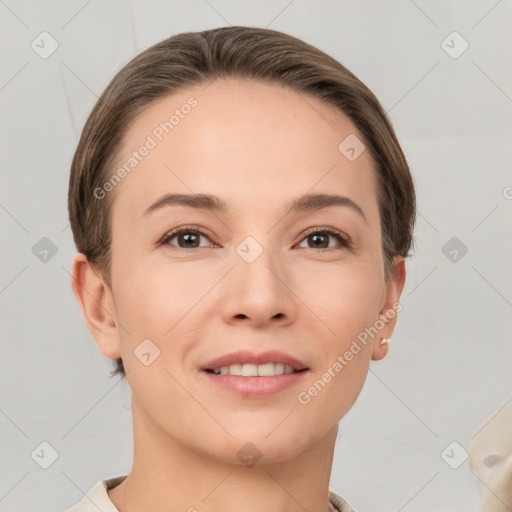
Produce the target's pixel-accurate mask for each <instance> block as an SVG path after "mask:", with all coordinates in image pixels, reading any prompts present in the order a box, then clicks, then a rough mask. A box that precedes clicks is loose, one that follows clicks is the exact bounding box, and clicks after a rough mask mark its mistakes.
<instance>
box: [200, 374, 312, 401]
mask: <svg viewBox="0 0 512 512" xmlns="http://www.w3.org/2000/svg"><path fill="white" fill-rule="evenodd" d="M202 373H204V375H206V377H208V379H209V380H210V381H211V382H213V383H215V384H216V385H218V386H220V387H221V388H224V389H227V390H228V391H232V392H234V393H236V394H238V395H240V396H243V397H250V398H259V397H267V396H271V395H273V394H275V393H279V392H280V391H283V390H285V389H287V388H289V387H291V386H295V385H296V384H298V383H299V382H300V381H302V380H303V379H304V378H305V377H306V375H308V374H309V370H304V371H302V372H296V373H284V374H283V375H274V376H271V377H240V376H239V375H220V374H219V375H217V374H215V373H209V372H206V371H203V372H202Z"/></svg>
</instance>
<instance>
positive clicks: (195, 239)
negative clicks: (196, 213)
mask: <svg viewBox="0 0 512 512" xmlns="http://www.w3.org/2000/svg"><path fill="white" fill-rule="evenodd" d="M201 237H204V238H206V239H207V240H209V241H210V244H206V247H211V245H212V244H211V240H210V239H209V238H208V236H207V235H206V234H205V233H203V232H202V231H200V230H198V229H190V228H181V229H177V230H175V231H171V232H170V233H168V234H167V235H166V236H165V237H164V238H163V240H162V241H161V245H165V244H167V245H173V246H175V247H178V248H180V249H198V248H200V247H205V245H201ZM174 239H176V243H171V240H174Z"/></svg>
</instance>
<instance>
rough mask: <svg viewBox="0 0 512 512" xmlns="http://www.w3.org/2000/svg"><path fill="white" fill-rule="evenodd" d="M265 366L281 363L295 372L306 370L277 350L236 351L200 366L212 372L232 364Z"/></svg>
mask: <svg viewBox="0 0 512 512" xmlns="http://www.w3.org/2000/svg"><path fill="white" fill-rule="evenodd" d="M237 363H240V364H258V365H259V364H266V363H282V364H287V365H289V366H291V367H292V368H293V369H294V370H295V371H300V370H306V369H308V368H307V366H306V365H305V364H304V363H302V362H301V361H299V360H298V359H297V358H295V357H293V356H290V355H288V354H285V353H284V352H280V351H279V350H269V351H266V352H259V353H254V352H249V351H247V350H238V351H236V352H230V353H229V354H225V355H223V356H220V357H217V358H215V359H213V360H211V361H209V362H208V363H206V364H205V365H203V366H201V370H214V369H215V368H221V367H222V366H230V365H232V364H237Z"/></svg>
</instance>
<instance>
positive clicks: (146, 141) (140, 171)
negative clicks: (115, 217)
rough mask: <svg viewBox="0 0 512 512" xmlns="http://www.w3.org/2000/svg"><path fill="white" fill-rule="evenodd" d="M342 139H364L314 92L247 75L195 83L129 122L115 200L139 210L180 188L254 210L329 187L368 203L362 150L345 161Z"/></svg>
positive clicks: (366, 158)
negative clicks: (250, 207)
mask: <svg viewBox="0 0 512 512" xmlns="http://www.w3.org/2000/svg"><path fill="white" fill-rule="evenodd" d="M347 137H348V139H347ZM354 137H356V138H355V139H354ZM345 139H347V140H349V141H351V142H353V141H356V143H357V140H358V139H359V140H360V139H362V137H361V136H360V134H359V133H358V130H357V129H356V127H355V126H354V125H353V123H352V122H351V120H350V119H349V118H348V117H347V116H345V115H344V114H343V113H342V112H340V111H339V110H338V109H336V108H335V107H333V106H330V105H327V104H325V103H324V102H322V101H321V100H319V99H317V98H314V97H311V96H307V95H304V94H301V93H297V92H295V91H292V90H291V89H289V88H287V87H283V86H281V85H276V84H267V83H262V82H255V81H242V80H236V79H229V80H227V79H225V80H217V81H214V82H212V83H210V84H201V85H198V86H194V87H191V88H188V89H184V90H181V91H179V92H177V93H175V94H172V95H169V96H166V97H164V98H161V99H159V100H157V101H156V102H154V103H152V104H150V105H149V106H148V107H146V108H145V109H144V110H143V111H142V112H141V113H140V114H139V115H138V116H137V117H136V118H135V119H134V121H133V122H132V123H131V126H130V127H129V129H128V130H127V133H126V135H125V137H124V141H123V146H122V149H121V150H120V151H119V153H118V156H117V159H116V165H115V167H114V170H116V169H119V168H122V167H124V168H125V170H126V171H127V172H126V173H123V174H124V175H126V177H123V179H122V181H121V182H120V183H119V184H118V185H117V186H116V187H117V190H116V194H117V199H116V203H117V202H118V201H119V202H121V203H130V208H131V209H132V210H133V211H135V210H137V211H139V212H142V211H143V210H144V208H145V207H146V206H147V205H148V203H149V202H150V201H152V200H154V198H155V197H156V196H157V195H162V194H163V193H166V192H169V191H182V192H187V193H190V192H195V193H211V194H215V195H218V196H221V197H223V198H224V199H226V201H227V202H228V203H237V204H235V207H241V205H242V204H244V205H249V204H253V205H254V206H261V200H262V199H263V198H264V199H265V200H266V201H269V200H271V199H276V200H277V201H280V198H282V197H283V195H286V196H287V198H291V197H296V196H299V195H302V194H305V193H307V192H324V193H325V192H330V191H332V190H333V188H334V189H336V188H337V189H338V191H339V192H344V193H346V195H348V194H351V195H352V196H356V197H357V198H359V202H368V200H370V202H375V201H371V200H372V199H374V198H375V189H374V176H373V174H374V171H373V161H372V159H371V157H370V155H369V152H368V151H363V152H362V153H361V154H360V156H358V157H357V159H355V160H352V161H351V160H349V159H348V158H347V156H346V154H344V153H343V151H340V143H342V149H343V148H344V146H343V141H344V140H345ZM352 145H353V144H352ZM144 148H147V149H144ZM359 149H360V148H358V147H356V150H357V151H359ZM134 153H137V156H134ZM141 153H144V156H141ZM368 192H371V194H370V195H369V194H368ZM367 208H370V210H371V209H372V208H373V206H372V205H367ZM115 209H116V206H114V210H115ZM373 209H374V210H375V208H373ZM375 211H376V210H375Z"/></svg>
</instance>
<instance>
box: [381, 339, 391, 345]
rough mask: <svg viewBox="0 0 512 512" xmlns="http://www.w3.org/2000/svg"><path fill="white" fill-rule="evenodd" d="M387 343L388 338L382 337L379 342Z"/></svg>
mask: <svg viewBox="0 0 512 512" xmlns="http://www.w3.org/2000/svg"><path fill="white" fill-rule="evenodd" d="M388 343H389V338H382V339H381V340H380V344H381V345H387V344H388Z"/></svg>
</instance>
